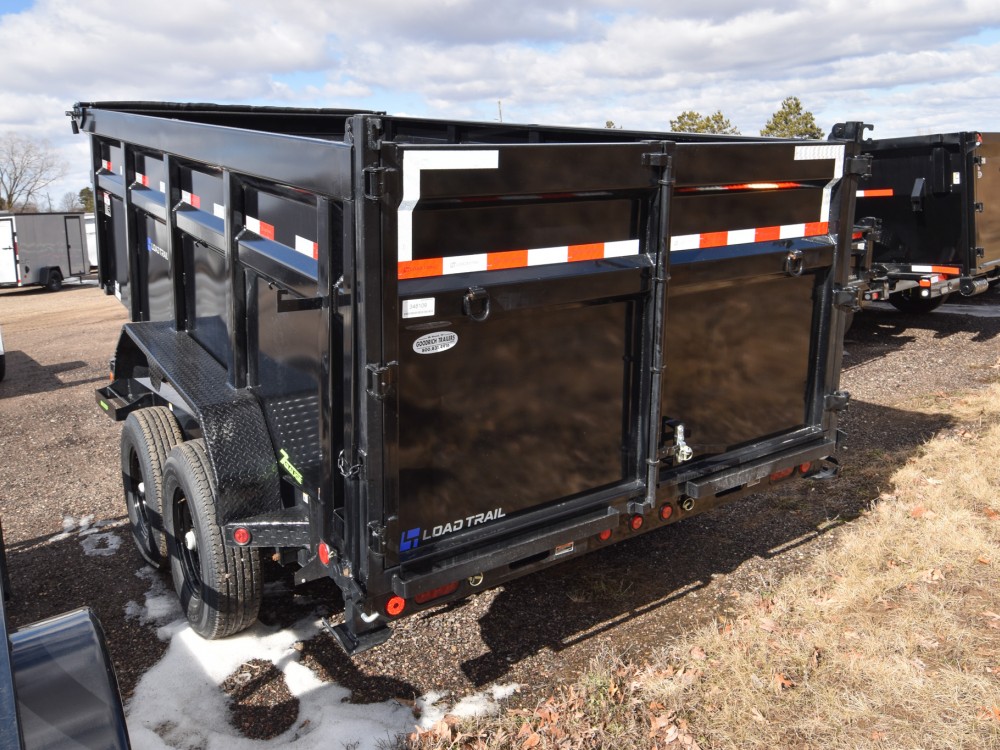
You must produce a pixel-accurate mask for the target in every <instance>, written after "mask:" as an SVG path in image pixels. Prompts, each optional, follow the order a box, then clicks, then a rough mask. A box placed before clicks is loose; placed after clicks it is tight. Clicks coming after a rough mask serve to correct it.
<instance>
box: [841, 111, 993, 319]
mask: <svg viewBox="0 0 1000 750" xmlns="http://www.w3.org/2000/svg"><path fill="white" fill-rule="evenodd" d="M834 135H837V130H835V131H834ZM861 147H862V150H863V151H864V153H866V154H870V155H871V157H872V174H871V179H869V180H866V181H865V182H864V183H863V184H862V185H861V189H859V191H858V202H857V216H858V217H859V219H860V220H862V221H863V222H864V223H865V224H866V228H867V231H868V233H869V234H870V235H871V240H872V241H871V243H870V250H869V252H868V254H867V257H866V259H865V261H864V263H863V264H862V266H863V268H862V269H861V273H860V277H861V278H864V279H866V281H867V283H866V284H864V285H863V287H862V300H863V301H871V300H873V299H874V300H878V299H888V301H889V302H891V303H892V304H893V305H895V306H896V307H898V308H899V309H901V310H904V311H908V312H927V311H930V310H933V309H934V308H936V307H937V306H938V305H940V304H941V303H942V302H943V301H944V300H945V299H947V297H948V295H949V294H951V293H952V292H961V293H962V294H963V295H973V294H978V293H980V292H983V291H985V290H986V288H987V286H988V284H989V281H990V280H991V279H996V278H997V277H998V274H1000V133H974V132H968V133H949V134H943V135H942V134H939V135H927V136H917V137H912V138H886V139H883V140H869V141H864V142H863V143H862V146H861Z"/></svg>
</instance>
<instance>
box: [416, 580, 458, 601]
mask: <svg viewBox="0 0 1000 750" xmlns="http://www.w3.org/2000/svg"><path fill="white" fill-rule="evenodd" d="M456 591H458V581H455V582H454V583H446V584H445V585H444V586H438V587H437V588H436V589H431V590H430V591H421V592H420V593H419V594H417V595H416V596H414V597H413V601H415V602H416V603H417V604H426V603H427V602H431V601H434V600H435V599H440V598H441V597H442V596H448V594H454V593H455V592H456Z"/></svg>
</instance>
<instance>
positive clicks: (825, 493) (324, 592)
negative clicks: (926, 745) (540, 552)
mask: <svg viewBox="0 0 1000 750" xmlns="http://www.w3.org/2000/svg"><path fill="white" fill-rule="evenodd" d="M125 321H126V316H125V312H124V309H123V308H122V306H121V305H120V304H119V303H118V301H117V300H115V299H114V298H113V297H106V296H105V295H104V294H102V293H101V291H100V290H99V289H98V288H97V287H96V286H94V285H93V283H92V282H91V283H90V284H85V285H81V286H74V285H70V284H67V285H66V287H65V288H64V290H63V291H61V292H58V293H47V292H44V291H36V290H4V291H0V326H2V327H3V334H4V343H5V345H6V349H7V379H6V380H5V381H4V382H2V383H0V450H2V455H3V456H4V457H5V460H4V461H3V462H2V465H0V512H2V519H3V527H4V534H5V537H6V541H7V545H8V556H9V566H10V571H11V579H12V586H13V590H14V597H15V598H14V600H13V601H12V602H11V604H10V615H11V617H12V619H13V622H14V624H15V625H17V626H21V625H24V624H27V623H29V622H32V621H34V620H37V619H40V618H43V617H47V616H49V615H53V614H56V613H58V612H61V611H64V610H66V609H69V608H72V607H77V606H81V605H89V606H91V607H93V608H94V609H95V610H96V612H97V614H98V615H99V617H100V619H101V621H102V622H103V624H104V626H105V629H106V631H107V634H108V641H109V645H110V649H111V652H112V656H113V658H114V661H115V664H116V667H117V670H118V676H119V680H120V683H121V688H122V691H123V693H124V695H125V696H126V698H127V697H128V696H130V695H131V694H132V692H133V690H134V688H135V685H136V683H137V681H138V679H139V678H140V677H141V675H142V674H143V672H144V671H146V670H147V669H148V668H149V667H150V666H151V665H152V664H154V663H155V662H156V661H157V660H158V659H159V658H160V657H161V656H162V654H163V652H164V650H165V648H166V644H165V643H163V642H162V641H160V640H159V639H158V638H157V637H156V634H155V632H154V628H153V627H152V626H151V625H143V624H142V622H141V619H140V618H136V617H135V616H134V607H129V603H130V602H142V601H143V597H144V595H145V594H146V593H147V592H148V591H149V589H150V578H149V576H148V574H147V575H144V576H140V575H138V573H140V572H141V571H142V570H143V565H142V561H141V558H140V557H139V555H138V553H137V552H136V551H135V550H134V548H133V545H132V540H131V538H130V536H129V531H128V527H127V522H126V518H125V509H124V503H123V500H122V496H121V495H122V490H121V480H120V477H119V468H118V460H119V459H118V450H119V448H118V440H119V435H120V429H121V428H120V425H119V424H116V423H114V422H112V421H111V420H109V419H108V418H107V417H105V416H104V415H103V413H101V411H100V409H98V408H97V407H96V405H95V402H94V395H93V392H94V388H95V387H97V386H98V385H100V384H101V383H103V382H105V381H106V379H107V361H108V358H109V357H110V355H111V353H112V352H113V349H114V344H115V341H116V339H117V337H118V331H119V328H120V326H121V324H122V323H123V322H125ZM998 334H1000V290H998V289H997V288H995V287H994V288H992V289H991V290H990V291H989V292H988V293H987V294H984V295H981V296H980V297H977V298H974V299H972V300H961V301H960V302H958V303H953V304H948V305H945V306H944V307H942V308H941V309H940V310H938V311H936V312H934V313H931V314H929V315H925V316H922V317H918V316H908V315H904V314H902V313H898V312H896V311H895V310H894V309H892V308H889V307H888V306H886V307H885V308H881V307H880V308H879V309H875V310H870V311H867V312H865V313H864V314H860V315H858V316H857V318H856V320H855V323H854V327H853V328H852V330H851V331H850V332H849V334H848V336H847V340H846V341H845V358H844V363H845V370H844V374H843V386H844V387H845V388H846V389H847V390H849V391H851V393H852V395H853V400H852V405H851V408H850V410H849V411H848V413H847V414H846V416H845V418H844V420H843V422H844V429H845V430H846V431H847V433H848V436H849V437H848V441H847V449H846V450H845V451H844V453H843V455H842V457H841V458H842V462H843V464H844V466H845V469H844V472H843V474H842V476H841V477H840V478H839V479H837V480H835V481H831V482H826V483H805V482H795V483H789V484H788V485H786V486H783V487H781V488H780V489H778V490H776V491H772V492H769V493H765V494H760V495H755V496H752V497H749V498H746V499H744V500H741V501H739V502H737V503H735V504H734V505H730V506H727V507H724V508H720V509H718V510H716V511H713V512H711V513H708V514H705V515H703V516H699V517H696V518H693V519H691V520H689V521H686V522H684V523H682V524H677V525H674V526H671V527H668V528H666V529H664V530H662V531H661V532H659V533H656V534H651V535H646V536H643V537H640V538H637V539H635V540H633V541H631V542H627V543H623V544H619V545H616V546H615V547H613V548H607V549H605V550H601V551H599V552H596V553H593V554H591V555H588V556H586V557H584V558H580V559H577V560H573V561H570V562H568V563H565V564H562V565H558V566H553V567H552V568H550V569H548V570H547V571H545V572H543V573H540V574H538V575H534V576H530V577H528V578H525V579H521V580H520V581H516V582H514V583H512V584H511V585H509V586H506V587H502V588H499V589H496V590H493V591H489V592H484V593H483V594H481V595H479V596H477V597H474V598H472V599H469V600H467V601H465V602H463V603H459V604H456V605H453V606H446V607H443V608H441V609H439V610H435V611H432V612H431V613H427V614H425V615H421V616H416V617H411V618H407V619H405V620H403V621H402V622H401V623H399V624H398V625H397V626H396V635H395V636H394V637H393V638H392V639H391V640H390V641H389V642H388V643H387V644H386V645H385V646H382V647H380V648H377V649H375V650H373V651H370V652H367V653H365V654H362V655H361V656H359V657H357V658H355V659H353V660H350V659H348V658H347V657H345V656H344V655H343V653H342V652H341V651H340V650H339V648H338V647H337V646H336V645H335V644H334V642H333V640H332V639H330V638H329V637H327V636H325V635H320V636H318V637H316V638H314V639H312V640H310V641H309V642H307V643H306V644H305V645H304V647H303V663H304V664H307V665H308V666H310V667H312V668H313V669H314V671H316V673H317V674H318V675H319V676H320V677H321V678H323V679H332V680H336V681H337V682H339V683H340V684H341V685H343V686H345V687H348V688H350V689H351V690H352V691H353V695H352V700H353V701H355V702H370V701H381V700H385V699H388V698H402V699H407V700H412V699H413V698H414V697H415V696H418V695H422V694H425V693H427V692H428V691H431V690H435V691H439V692H444V691H452V692H453V693H454V694H455V695H462V694H466V693H471V692H475V691H478V690H481V689H482V688H483V687H484V686H487V685H490V684H492V683H497V682H501V683H510V682H517V683H520V684H522V686H523V688H522V693H521V700H524V701H529V702H530V701H533V700H534V698H535V697H537V696H539V695H542V694H544V693H545V691H546V690H547V689H548V687H549V686H550V685H551V684H553V683H554V682H555V681H558V680H562V679H568V678H571V677H573V676H574V675H575V674H577V672H578V671H579V670H580V669H581V668H583V667H585V666H586V665H587V663H588V662H589V660H590V659H592V658H593V657H594V656H595V655H598V654H600V653H602V651H603V650H604V649H605V648H606V647H608V646H612V647H615V648H617V649H627V650H630V651H631V652H632V653H634V654H638V655H641V654H642V653H643V652H645V651H648V650H650V649H654V648H657V647H659V646H662V645H665V644H667V643H669V641H670V639H671V637H672V636H674V635H675V634H677V633H678V632H680V631H682V630H684V629H685V628H690V627H692V626H694V625H696V624H698V623H702V622H705V621H708V620H710V619H711V618H712V617H715V616H717V615H719V614H721V613H725V611H726V607H727V602H729V601H731V600H732V594H733V593H734V592H736V591H746V590H756V589H761V590H763V589H766V588H767V587H768V585H769V584H770V583H771V582H773V581H774V580H776V579H777V578H778V577H780V576H781V575H782V573H783V572H784V571H786V570H789V569H792V568H794V567H795V566H796V565H797V564H798V563H799V561H801V560H802V559H803V558H804V557H806V556H808V555H810V554H812V551H813V550H814V549H815V546H816V545H821V544H828V543H830V541H831V540H832V539H833V538H835V535H836V529H837V528H839V526H840V523H841V522H849V521H850V520H851V519H853V518H855V517H857V516H858V515H859V514H860V513H861V512H863V511H864V509H865V508H866V507H868V505H869V504H870V503H871V502H872V501H873V500H874V499H875V498H877V497H878V494H879V491H880V487H882V488H884V487H885V486H886V485H887V482H888V478H889V476H890V475H891V474H892V472H893V471H894V469H895V468H896V466H897V465H898V461H899V460H900V459H901V458H902V457H905V456H906V455H907V454H908V453H909V452H912V451H913V450H915V449H916V448H917V447H918V446H919V445H920V444H921V443H922V441H923V440H924V439H926V437H927V436H928V435H930V434H931V433H933V432H935V431H938V430H941V429H946V428H948V426H949V419H948V417H947V416H940V415H939V416H933V415H928V414H926V413H922V412H917V411H912V410H910V409H908V408H907V404H912V403H913V401H912V399H914V398H915V397H918V396H921V395H927V396H929V397H932V396H933V394H935V393H939V392H952V391H955V390H960V389H971V388H978V387H981V386H982V385H983V384H985V383H989V382H993V381H995V380H997V378H998V376H1000V369H998V368H1000V347H998V338H997V336H998ZM887 458H888V459H890V460H887ZM269 577H270V579H271V582H270V584H269V585H268V587H267V589H266V591H267V593H266V596H265V605H264V611H263V613H262V619H263V620H264V621H265V622H267V623H275V624H279V623H280V624H290V623H291V622H293V621H294V620H295V619H297V618H298V617H301V616H304V615H306V614H309V613H310V612H311V611H313V610H314V608H315V606H316V604H317V602H319V603H320V604H321V606H323V607H325V608H326V609H327V611H329V612H331V613H333V614H334V616H336V613H337V612H338V610H339V608H340V607H341V604H340V599H339V595H338V594H337V592H336V589H335V588H334V587H333V586H332V585H330V584H329V583H326V582H316V583H313V584H310V585H309V586H307V587H306V588H305V590H304V591H298V592H297V593H299V594H300V595H299V596H293V594H292V591H291V589H290V587H288V586H286V585H284V584H285V582H286V579H285V577H284V575H283V573H282V571H281V570H279V569H272V570H270V571H269ZM164 583H165V584H166V585H167V586H168V587H169V586H170V584H169V581H168V580H167V579H166V578H164ZM303 593H304V594H306V596H302V595H301V594H303ZM127 612H133V615H132V616H129V615H127V614H126V613H127ZM263 700H264V701H266V700H267V699H266V696H265V697H263Z"/></svg>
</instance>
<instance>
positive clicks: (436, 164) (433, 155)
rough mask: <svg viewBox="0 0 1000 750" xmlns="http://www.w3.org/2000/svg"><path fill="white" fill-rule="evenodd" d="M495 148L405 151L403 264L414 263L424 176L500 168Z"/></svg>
mask: <svg viewBox="0 0 1000 750" xmlns="http://www.w3.org/2000/svg"><path fill="white" fill-rule="evenodd" d="M499 165H500V152H499V151H497V150H495V149H487V150H481V149H468V150H466V149H462V150H460V151H456V150H448V151H441V150H431V151H410V150H406V151H404V152H403V200H402V202H401V203H400V204H399V209H398V211H397V222H398V229H397V242H396V244H397V249H398V252H399V258H398V260H399V262H400V263H405V262H407V261H411V260H413V209H414V208H416V205H417V203H418V202H419V201H420V173H421V172H422V171H423V170H425V169H497V168H498V167H499Z"/></svg>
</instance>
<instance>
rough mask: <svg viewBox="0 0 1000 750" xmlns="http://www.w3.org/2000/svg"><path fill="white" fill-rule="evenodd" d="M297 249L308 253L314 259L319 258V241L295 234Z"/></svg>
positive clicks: (305, 253) (304, 253)
mask: <svg viewBox="0 0 1000 750" xmlns="http://www.w3.org/2000/svg"><path fill="white" fill-rule="evenodd" d="M295 249H296V251H298V252H300V253H302V254H303V255H308V256H309V257H310V258H312V259H313V260H317V259H319V243H318V242H313V241H312V240H307V239H306V238H305V237H300V236H299V235H295Z"/></svg>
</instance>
